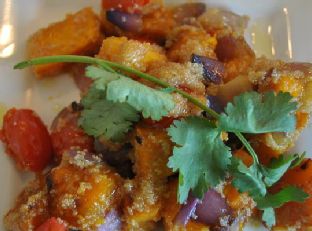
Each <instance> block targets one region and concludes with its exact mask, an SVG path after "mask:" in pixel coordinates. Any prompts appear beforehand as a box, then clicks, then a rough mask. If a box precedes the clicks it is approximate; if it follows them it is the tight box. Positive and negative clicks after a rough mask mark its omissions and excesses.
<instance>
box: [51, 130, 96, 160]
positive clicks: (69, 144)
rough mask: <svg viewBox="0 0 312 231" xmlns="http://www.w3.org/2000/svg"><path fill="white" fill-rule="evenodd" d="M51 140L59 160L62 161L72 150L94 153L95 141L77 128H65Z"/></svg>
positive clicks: (52, 135) (53, 135)
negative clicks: (67, 152) (66, 152)
mask: <svg viewBox="0 0 312 231" xmlns="http://www.w3.org/2000/svg"><path fill="white" fill-rule="evenodd" d="M51 139H52V144H53V149H54V152H55V155H56V158H57V159H60V158H61V157H62V154H63V153H64V152H65V151H67V150H70V149H72V148H78V149H79V150H87V151H89V152H92V151H93V139H92V138H91V137H89V136H87V135H86V134H85V133H84V132H83V130H82V129H80V128H78V127H75V126H68V127H64V128H62V129H61V130H60V131H57V132H53V133H52V134H51Z"/></svg>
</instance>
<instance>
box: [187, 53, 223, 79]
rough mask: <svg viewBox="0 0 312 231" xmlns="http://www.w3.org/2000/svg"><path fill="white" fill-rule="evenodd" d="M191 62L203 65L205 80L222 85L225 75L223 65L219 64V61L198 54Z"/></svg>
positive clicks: (194, 55)
mask: <svg viewBox="0 0 312 231" xmlns="http://www.w3.org/2000/svg"><path fill="white" fill-rule="evenodd" d="M191 62H192V63H198V64H202V65H203V68H204V78H205V80H207V81H209V82H212V83H214V84H221V83H222V78H223V76H224V73H225V68H224V65H223V63H221V62H219V61H218V60H215V59H211V58H208V57H205V56H200V55H196V54H193V55H192V58H191Z"/></svg>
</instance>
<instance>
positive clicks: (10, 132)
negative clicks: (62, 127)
mask: <svg viewBox="0 0 312 231" xmlns="http://www.w3.org/2000/svg"><path fill="white" fill-rule="evenodd" d="M1 133H2V135H1V136H2V141H3V142H4V143H5V144H6V148H7V152H8V154H9V155H10V156H12V157H13V158H14V159H15V161H16V164H17V166H18V167H19V168H21V169H22V170H30V171H35V172H37V171H41V170H43V169H44V168H45V167H46V166H47V165H48V164H49V162H50V161H51V159H52V144H51V139H50V135H49V132H48V130H47V128H46V126H45V125H44V124H43V122H42V120H41V119H40V118H39V117H38V116H37V115H36V114H35V113H34V111H32V110H30V109H15V108H12V109H10V110H9V111H7V113H6V114H5V116H4V118H3V128H2V132H1Z"/></svg>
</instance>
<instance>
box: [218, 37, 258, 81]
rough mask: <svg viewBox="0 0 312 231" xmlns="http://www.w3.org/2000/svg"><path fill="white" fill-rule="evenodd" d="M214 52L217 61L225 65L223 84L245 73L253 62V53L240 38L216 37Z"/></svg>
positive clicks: (242, 38)
mask: <svg viewBox="0 0 312 231" xmlns="http://www.w3.org/2000/svg"><path fill="white" fill-rule="evenodd" d="M215 52H216V54H217V57H218V59H219V60H220V61H222V62H224V63H225V70H226V74H225V82H228V81H230V80H231V79H234V78H235V77H237V76H238V75H241V74H244V73H247V71H248V68H249V67H251V66H252V65H253V64H254V62H255V53H254V52H253V50H252V49H251V48H250V47H249V45H248V44H247V42H246V41H245V39H244V37H242V36H241V37H234V36H232V35H227V36H223V37H218V43H217V47H216V51H215Z"/></svg>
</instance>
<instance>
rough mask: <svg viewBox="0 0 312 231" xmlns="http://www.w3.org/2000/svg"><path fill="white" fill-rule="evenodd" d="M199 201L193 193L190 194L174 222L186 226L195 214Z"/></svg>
mask: <svg viewBox="0 0 312 231" xmlns="http://www.w3.org/2000/svg"><path fill="white" fill-rule="evenodd" d="M198 202H199V199H197V198H196V197H193V196H192V195H189V196H188V199H187V201H186V204H184V205H183V206H182V208H181V209H180V211H179V213H178V214H177V216H176V218H175V221H174V223H175V224H177V225H180V226H185V225H186V224H187V223H188V221H189V220H190V218H191V216H192V215H193V214H194V212H195V210H196V205H197V204H198Z"/></svg>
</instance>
